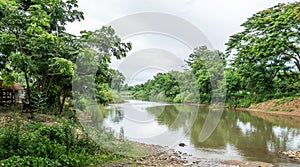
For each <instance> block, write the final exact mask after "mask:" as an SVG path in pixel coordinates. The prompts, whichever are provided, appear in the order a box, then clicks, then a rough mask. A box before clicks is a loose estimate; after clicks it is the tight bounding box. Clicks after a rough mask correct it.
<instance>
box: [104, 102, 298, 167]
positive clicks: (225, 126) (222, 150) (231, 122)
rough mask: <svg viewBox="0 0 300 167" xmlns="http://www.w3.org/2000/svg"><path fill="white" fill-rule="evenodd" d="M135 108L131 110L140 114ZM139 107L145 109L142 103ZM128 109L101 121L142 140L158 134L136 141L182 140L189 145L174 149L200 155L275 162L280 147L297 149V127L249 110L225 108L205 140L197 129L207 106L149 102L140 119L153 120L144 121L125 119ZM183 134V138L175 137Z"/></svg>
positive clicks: (162, 142) (120, 108)
mask: <svg viewBox="0 0 300 167" xmlns="http://www.w3.org/2000/svg"><path fill="white" fill-rule="evenodd" d="M127 105H128V104H127ZM132 105H133V104H131V107H132ZM115 107H116V106H115ZM137 108H138V107H137ZM137 108H135V110H134V111H135V112H139V113H137V114H141V111H139V110H138V109H137ZM142 108H144V109H145V106H142ZM128 109H130V108H128V106H127V107H126V104H123V105H118V106H117V108H114V109H112V112H110V114H109V116H108V118H109V119H105V120H104V122H105V126H109V127H113V128H114V129H115V130H116V131H119V129H120V128H121V127H122V128H124V133H125V136H127V137H129V138H130V137H132V138H135V139H141V138H142V135H148V132H151V133H153V134H154V135H156V137H157V136H159V135H161V136H159V137H158V138H151V140H147V139H146V140H139V141H142V142H148V143H153V144H160V145H163V146H165V145H168V146H170V145H172V144H173V146H174V145H176V144H178V143H176V142H179V141H184V142H185V143H186V144H187V145H188V146H187V147H185V148H180V147H178V146H177V149H183V151H187V152H190V153H192V154H196V155H199V156H202V157H203V156H204V157H208V158H222V159H245V160H255V161H265V162H273V163H274V162H275V163H276V162H284V161H286V160H284V159H280V158H279V157H278V155H277V152H278V151H279V150H296V149H300V130H299V129H297V128H293V127H290V126H286V125H284V124H283V123H281V122H277V123H271V122H269V121H266V120H264V119H262V118H260V117H257V116H253V115H251V114H250V113H248V112H239V111H233V110H227V109H226V110H225V111H224V112H223V115H222V118H221V120H220V122H219V124H218V126H217V128H216V129H215V131H214V132H213V133H212V135H211V136H210V137H209V138H208V139H207V140H206V141H204V142H200V140H199V136H200V132H201V130H202V127H203V124H204V122H205V119H206V117H207V114H208V111H209V109H208V108H207V107H199V106H192V105H163V106H154V107H151V105H150V106H148V108H147V111H148V112H144V113H142V115H143V119H145V118H146V117H148V119H149V120H152V121H151V122H148V123H146V124H133V123H132V121H131V120H130V119H128V118H127V116H128V115H127V113H128V112H129V113H131V112H133V111H132V108H131V110H130V111H129V110H128ZM143 111H144V110H143ZM131 114H133V113H131ZM154 131H156V133H155V132H154ZM139 133H140V134H139ZM135 135H139V136H135ZM182 136H184V137H183V138H181V139H178V138H180V137H182ZM148 139H150V138H148ZM177 139H178V140H177ZM172 142H173V143H172Z"/></svg>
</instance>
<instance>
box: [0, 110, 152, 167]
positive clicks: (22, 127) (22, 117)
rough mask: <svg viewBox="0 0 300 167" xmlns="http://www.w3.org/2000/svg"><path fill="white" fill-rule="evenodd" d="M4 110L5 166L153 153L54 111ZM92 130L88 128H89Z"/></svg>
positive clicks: (83, 162)
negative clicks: (59, 115) (55, 114)
mask: <svg viewBox="0 0 300 167" xmlns="http://www.w3.org/2000/svg"><path fill="white" fill-rule="evenodd" d="M27 116H28V114H21V113H18V112H2V113H0V164H1V165H2V166H5V167H6V166H95V165H101V164H108V163H116V162H127V163H130V162H131V161H133V160H134V158H135V157H138V156H141V155H142V156H143V155H146V154H149V153H150V151H149V148H147V147H144V146H142V145H136V144H135V143H132V142H130V141H128V140H126V139H125V138H124V135H123V136H122V134H120V135H119V136H118V137H115V135H114V134H115V133H114V132H112V131H107V132H105V133H104V132H103V131H102V132H101V131H99V130H97V129H93V128H90V129H84V128H83V127H82V126H81V125H80V124H79V123H77V122H75V121H73V120H70V119H66V118H59V117H55V116H53V115H46V114H36V115H35V118H34V119H31V120H29V119H28V117H27ZM87 130H88V131H87Z"/></svg>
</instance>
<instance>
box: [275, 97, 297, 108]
mask: <svg viewBox="0 0 300 167" xmlns="http://www.w3.org/2000/svg"><path fill="white" fill-rule="evenodd" d="M294 99H295V97H284V98H281V99H279V100H278V101H276V102H275V105H276V106H277V105H281V104H284V103H286V102H290V101H293V100H294Z"/></svg>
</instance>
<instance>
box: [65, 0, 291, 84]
mask: <svg viewBox="0 0 300 167" xmlns="http://www.w3.org/2000/svg"><path fill="white" fill-rule="evenodd" d="M288 2H295V1H291V0H206V1H204V0H106V1H104V0H79V3H78V4H79V10H81V11H83V12H84V16H85V20H84V21H82V22H75V23H71V24H69V25H67V30H68V32H70V33H73V34H76V35H78V34H79V32H80V30H96V29H100V28H101V27H102V26H105V25H111V24H114V25H116V26H117V27H114V26H113V28H115V29H117V34H118V33H119V34H118V35H120V36H121V38H122V40H123V41H126V42H131V43H132V44H133V50H132V51H131V52H130V53H129V54H128V57H127V58H126V59H123V60H119V61H116V60H113V62H112V64H111V66H112V67H113V68H115V69H118V70H119V71H121V72H122V73H124V75H125V76H126V82H128V83H129V84H130V85H133V84H137V83H142V82H144V81H145V80H146V79H149V78H151V76H153V75H154V74H156V73H157V72H166V71H169V70H176V69H178V68H180V67H181V66H183V65H184V59H186V58H187V57H188V55H189V54H190V53H191V52H192V47H195V46H194V45H195V44H194V43H193V44H190V41H191V40H192V39H191V35H192V36H193V35H194V36H197V37H199V45H203V44H206V45H210V47H212V48H214V49H218V50H221V51H225V49H226V46H225V43H226V42H227V41H228V39H229V36H230V35H233V34H235V33H237V32H239V31H241V30H242V27H240V25H241V24H242V23H243V22H245V21H246V19H247V18H249V17H251V16H252V15H253V14H254V13H256V12H258V11H261V10H264V9H266V8H269V7H272V6H274V5H276V4H278V3H288ZM144 12H151V13H158V14H162V16H163V17H159V16H160V15H158V16H152V17H154V18H151V16H150V19H149V17H148V16H144V15H138V14H139V13H144ZM133 14H136V15H137V16H140V18H139V19H132V17H127V16H131V15H133ZM164 14H168V15H166V18H164ZM155 17H156V18H155ZM168 17H169V18H168ZM172 17H173V18H172ZM151 19H153V20H152V21H151ZM163 19H166V20H163ZM180 19H182V20H180ZM137 20H138V21H137ZM154 20H155V21H154ZM157 20H159V21H160V22H158V21H157ZM170 20H171V22H170ZM184 21H186V22H187V23H188V24H185V25H188V26H185V27H184V26H183V25H182V26H180V25H179V26H177V25H178V24H182V23H184ZM121 22H122V24H121ZM123 22H124V23H123ZM174 22H177V23H178V24H176V23H174ZM147 23H148V24H147ZM129 24H130V29H132V27H139V26H142V27H143V26H144V31H143V32H142V30H141V29H139V30H135V31H140V32H127V31H125V32H121V31H123V30H124V29H126V28H128V27H127V26H128V25H129ZM146 24H147V28H145V26H146ZM149 24H150V25H149ZM151 24H152V25H151ZM153 24H160V25H161V27H159V26H158V25H153ZM168 25H170V29H168V30H161V31H159V30H157V29H164V28H165V27H166V26H168ZM151 26H154V28H153V27H151ZM193 26H195V27H196V28H197V29H198V30H199V32H196V31H197V30H195V27H193ZM171 29H172V30H171ZM147 30H149V31H155V32H157V31H159V32H158V33H153V32H148V31H147ZM173 30H174V31H173ZM179 30H181V31H179ZM121 33H125V34H121ZM126 33H127V34H126ZM133 33H137V34H133ZM200 33H201V34H200ZM179 34H180V35H182V34H186V35H189V37H187V36H180V35H179ZM185 37H187V38H185ZM188 38H189V39H191V40H187V39H188ZM201 40H202V41H201ZM200 41H201V42H200ZM157 54H158V55H157ZM130 57H131V58H130ZM133 57H134V58H133ZM158 59H159V60H158ZM141 64H142V65H141Z"/></svg>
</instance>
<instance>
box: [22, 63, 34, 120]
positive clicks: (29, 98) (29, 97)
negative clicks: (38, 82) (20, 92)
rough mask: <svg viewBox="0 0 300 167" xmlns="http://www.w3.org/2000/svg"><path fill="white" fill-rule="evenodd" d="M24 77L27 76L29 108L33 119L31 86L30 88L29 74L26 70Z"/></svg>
mask: <svg viewBox="0 0 300 167" xmlns="http://www.w3.org/2000/svg"><path fill="white" fill-rule="evenodd" d="M24 75H25V80H26V87H27V97H28V107H29V111H30V115H31V117H33V111H32V107H31V96H30V86H29V79H28V74H27V70H26V68H25V69H24Z"/></svg>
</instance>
